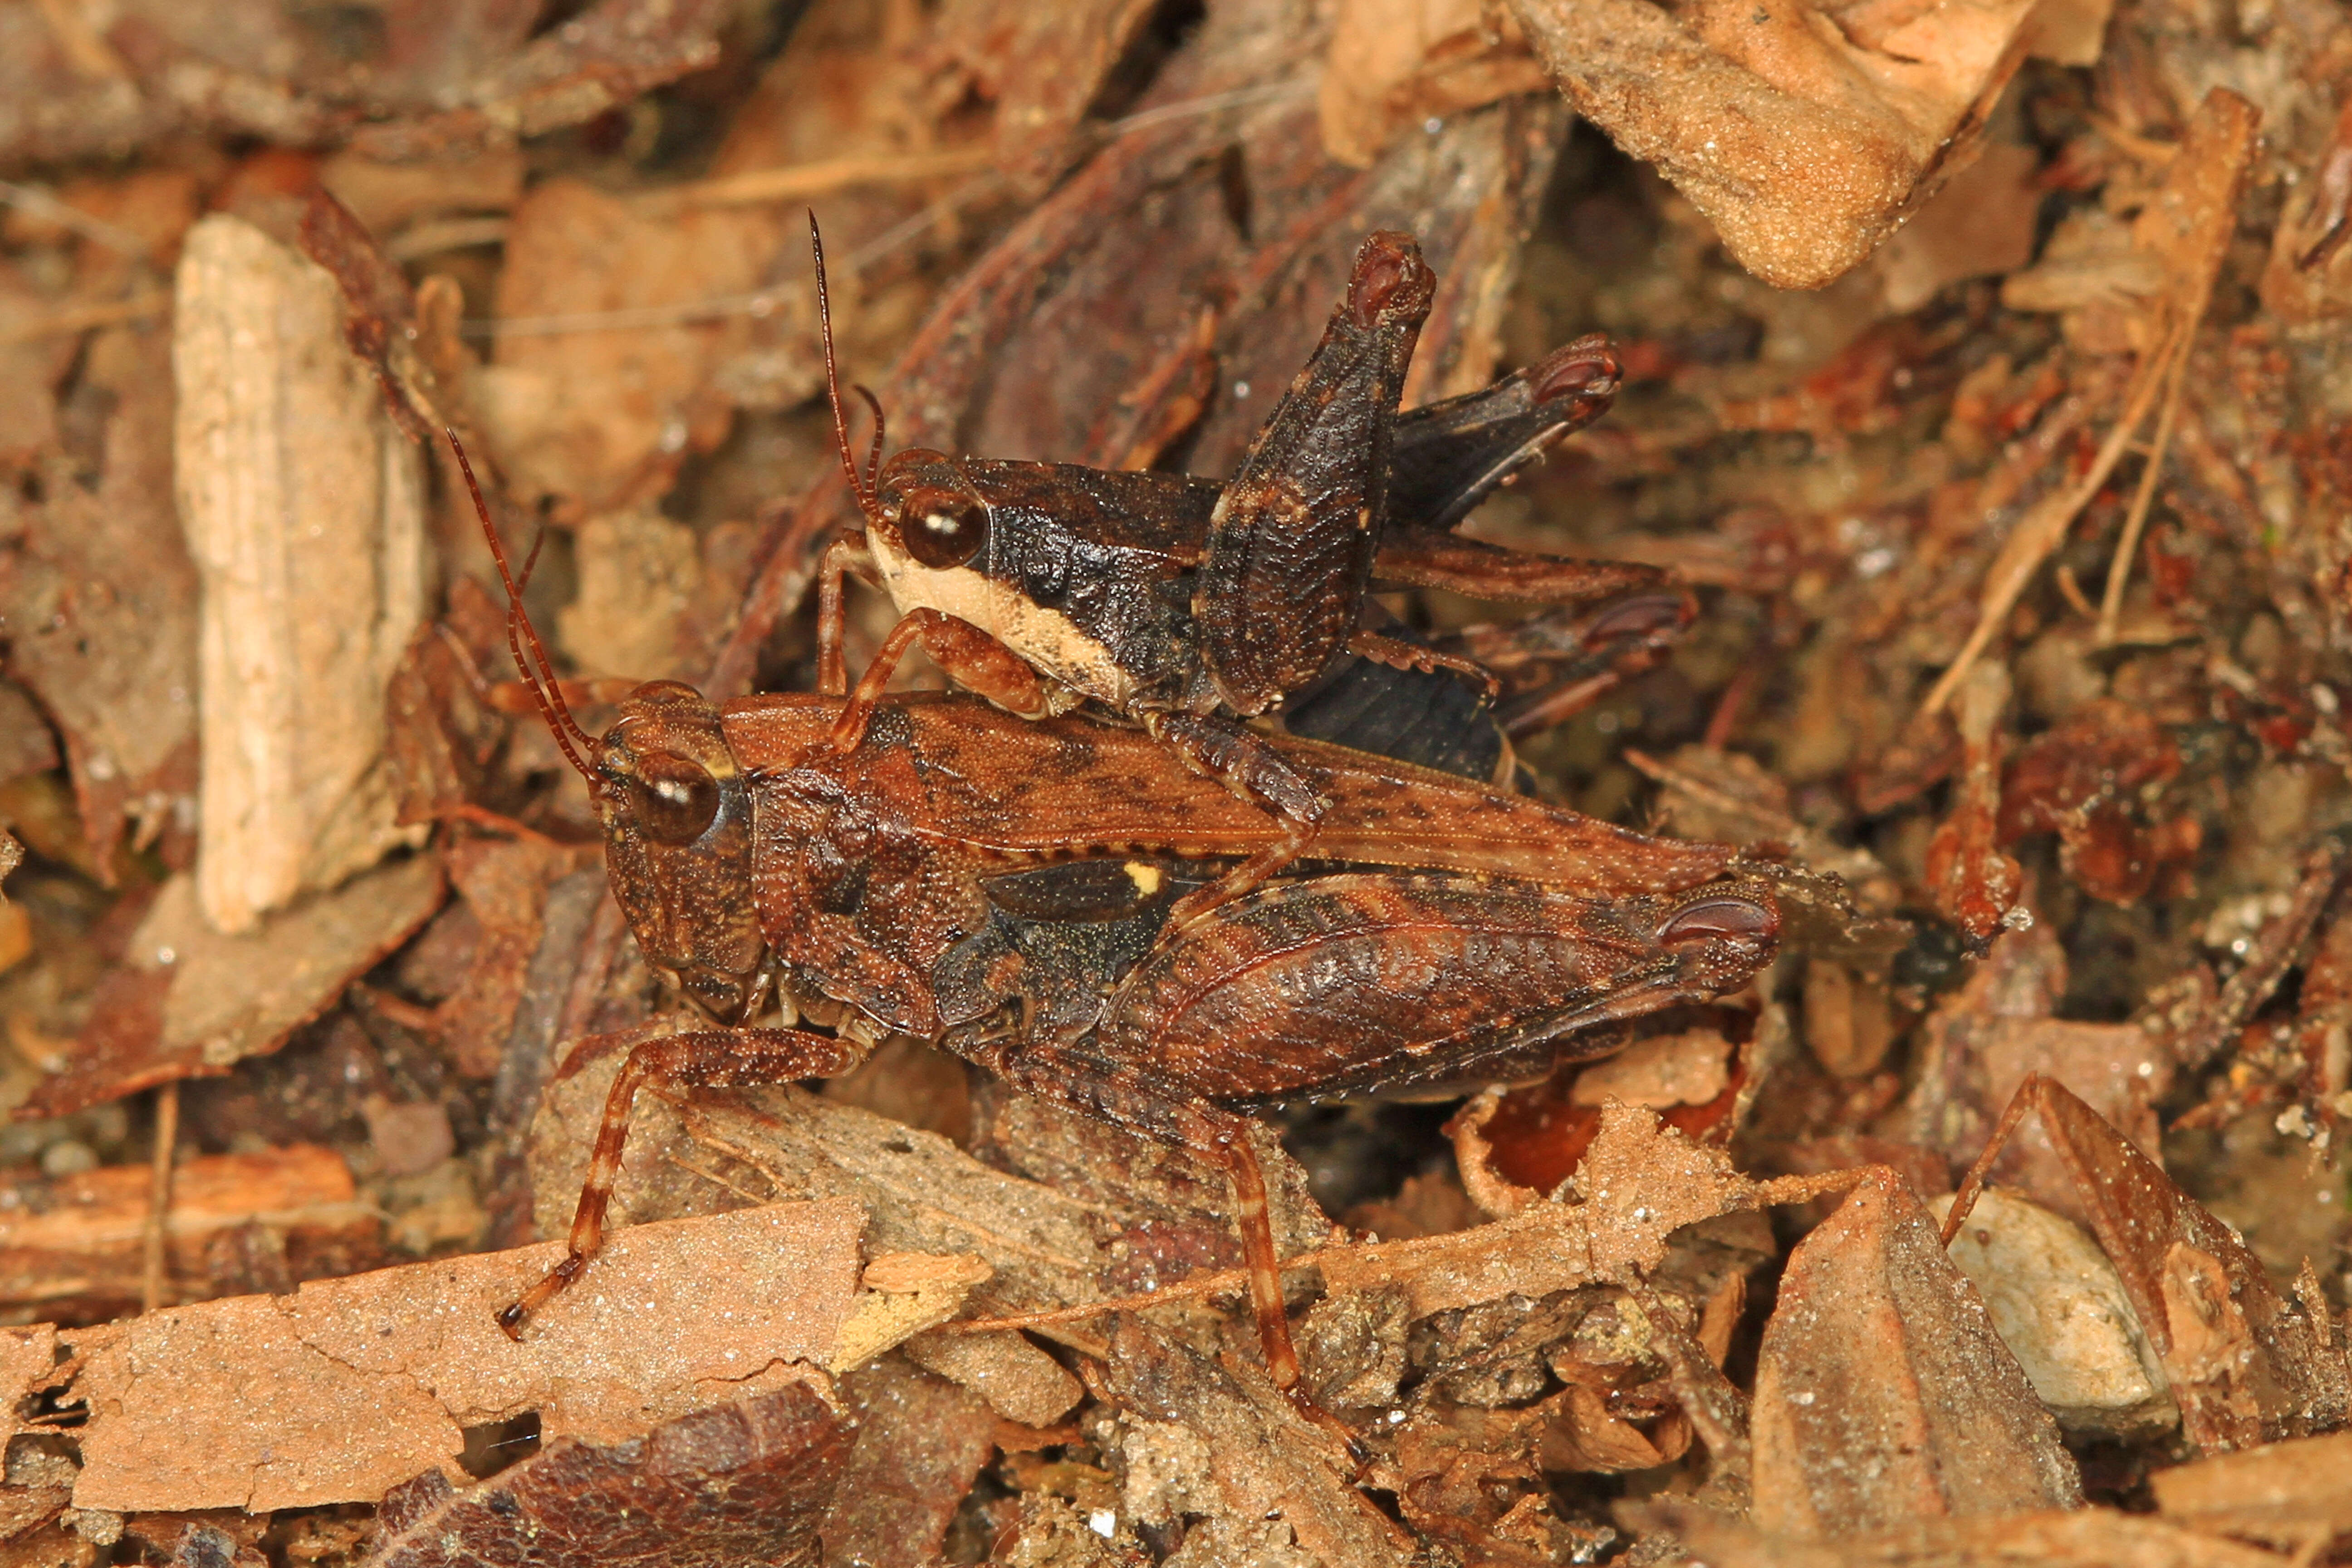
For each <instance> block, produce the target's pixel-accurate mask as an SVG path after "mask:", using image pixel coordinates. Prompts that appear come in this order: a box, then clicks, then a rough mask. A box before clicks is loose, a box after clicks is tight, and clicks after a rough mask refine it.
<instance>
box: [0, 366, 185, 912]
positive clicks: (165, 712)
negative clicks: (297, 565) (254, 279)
mask: <svg viewBox="0 0 2352 1568" xmlns="http://www.w3.org/2000/svg"><path fill="white" fill-rule="evenodd" d="M170 348H171V345H170V343H169V342H168V341H166V339H165V337H164V335H163V334H162V333H160V332H140V331H131V330H128V329H125V330H118V331H102V332H100V333H98V334H96V335H95V336H94V337H93V338H92V339H91V340H90V342H89V346H88V348H87V350H86V354H85V359H84V363H83V369H82V377H81V379H82V384H83V385H84V386H85V387H86V388H87V389H88V392H87V397H88V400H89V402H90V404H91V405H92V406H93V407H102V408H110V409H111V410H112V413H111V415H110V416H109V417H107V418H105V419H104V420H103V421H102V423H101V424H100V426H99V430H100V434H99V436H98V441H99V448H100V453H101V454H102V457H100V460H99V462H98V465H97V467H98V478H97V484H96V487H95V488H94V489H92V488H89V487H86V486H85V484H84V483H82V482H81V477H80V476H79V475H78V474H77V473H76V472H75V471H74V470H75V465H72V464H69V463H58V464H57V465H55V466H54V467H53V468H51V469H50V477H49V480H48V482H47V484H46V486H45V487H44V495H43V499H42V501H41V504H40V505H38V506H37V507H26V509H25V511H24V513H23V515H24V517H25V522H26V528H25V531H24V533H23V535H22V537H21V540H20V541H16V542H11V544H10V545H9V546H6V547H0V616H5V619H6V621H7V624H8V626H9V627H10V634H9V650H8V667H9V671H10V673H11V675H12V676H14V677H15V678H16V679H18V680H21V681H22V682H23V683H24V684H25V685H26V687H28V688H29V689H31V690H32V691H33V692H34V694H35V695H37V697H39V698H40V700H41V703H42V706H43V707H44V708H46V709H47V711H48V713H49V715H50V717H51V718H53V719H54V720H55V721H57V725H58V733H59V736H60V737H61V738H62V739H63V740H64V742H65V747H66V760H67V762H68V765H69V766H70V767H71V768H72V770H73V777H74V794H75V797H76V799H77V801H78V802H79V805H80V808H81V829H82V833H83V836H84V837H85V839H86V841H87V842H88V844H89V852H90V855H91V858H93V859H94V861H95V863H96V867H97V868H98V869H99V871H100V874H101V875H106V874H110V870H111V868H112V865H113V856H114V848H115V846H116V844H117V842H118V841H119V840H120V839H121V837H122V829H123V825H124V821H125V819H126V818H131V819H133V820H135V821H136V822H137V823H138V824H139V828H140V833H139V837H141V839H142V841H143V840H148V839H152V838H153V837H156V836H157V835H162V836H163V850H164V854H165V858H166V859H167V860H168V861H170V862H171V863H173V864H174V865H184V864H186V852H187V849H188V848H189V847H190V840H191V839H192V837H193V827H194V821H195V800H194V795H195V791H196V574H195V568H194V565H193V564H192V563H191V562H190V561H189V559H188V553H187V545H186V542H185V539H184V535H183V534H182V532H181V529H180V519H179V514H178V511H177V509H176V506H175V503H174V497H173V468H172V428H173V394H172V371H171V363H170Z"/></svg>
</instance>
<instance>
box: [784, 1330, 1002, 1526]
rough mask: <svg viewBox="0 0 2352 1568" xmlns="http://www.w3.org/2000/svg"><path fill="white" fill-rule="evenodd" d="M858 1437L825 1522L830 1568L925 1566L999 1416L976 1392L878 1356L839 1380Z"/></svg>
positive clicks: (985, 1452)
mask: <svg viewBox="0 0 2352 1568" xmlns="http://www.w3.org/2000/svg"><path fill="white" fill-rule="evenodd" d="M842 1395H843V1398H844V1400H845V1403H846V1404H847V1405H849V1406H850V1407H851V1409H852V1410H854V1411H855V1412H856V1419H857V1433H856V1440H855V1442H854V1443H853V1445H852V1446H851V1448H850V1451H849V1457H848V1460H847V1462H846V1463H845V1466H844V1467H843V1468H842V1472H841V1482H840V1485H839V1486H838V1487H837V1488H836V1489H835V1491H834V1495H833V1500H832V1501H831V1503H830V1504H829V1505H828V1507H827V1509H826V1512H825V1517H824V1545H825V1562H826V1563H827V1564H828V1565H831V1568H929V1565H930V1564H932V1563H937V1562H939V1561H940V1545H941V1543H942V1542H944V1541H945V1540H946V1538H947V1532H948V1527H949V1525H950V1522H952V1521H953V1520H954V1518H955V1513H956V1510H957V1508H958V1507H959V1506H961V1503H962V1502H963V1500H964V1496H965V1494H966V1493H968V1492H970V1491H971V1484H972V1482H973V1481H974V1480H975V1479H978V1477H979V1475H980V1471H981V1467H982V1466H983V1465H985V1464H987V1463H988V1458H989V1454H990V1451H991V1449H992V1447H993V1443H992V1439H993V1438H994V1436H995V1432H996V1425H997V1418H996V1416H995V1415H994V1414H993V1413H992V1411H991V1410H990V1409H989V1407H988V1405H986V1404H985V1403H984V1402H982V1400H981V1399H980V1398H979V1397H978V1396H977V1395H976V1394H972V1393H971V1392H970V1391H968V1390H966V1389H962V1388H959V1387H957V1386H956V1385H955V1384H952V1383H950V1382H948V1381H946V1380H945V1379H943V1378H939V1377H934V1376H932V1375H931V1374H930V1373H927V1372H924V1371H921V1370H920V1369H919V1368H917V1367H913V1366H909V1365H908V1364H907V1363H905V1362H903V1361H901V1360H899V1359H898V1357H896V1356H885V1357H883V1358H882V1359H881V1360H880V1361H877V1362H876V1363H873V1364H872V1365H870V1366H866V1367H862V1368H860V1369H859V1370H857V1371H856V1372H853V1373H849V1374H848V1375H847V1376H845V1377H844V1378H843V1379H842Z"/></svg>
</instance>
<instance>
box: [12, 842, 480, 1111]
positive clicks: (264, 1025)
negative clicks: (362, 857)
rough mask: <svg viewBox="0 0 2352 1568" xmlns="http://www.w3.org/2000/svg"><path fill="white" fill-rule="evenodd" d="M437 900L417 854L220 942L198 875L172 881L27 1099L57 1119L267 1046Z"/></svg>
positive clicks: (317, 1008) (436, 868)
mask: <svg viewBox="0 0 2352 1568" xmlns="http://www.w3.org/2000/svg"><path fill="white" fill-rule="evenodd" d="M441 891H442V885H441V861H440V858H439V857H438V856H436V855H429V854H428V855H416V856H412V857H410V858H407V859H404V860H397V861H394V862H393V863H392V864H391V865H389V866H383V867H379V868H376V869H375V870H373V871H371V872H369V873H367V874H366V875H365V876H362V877H360V878H357V879H354V880H352V881H350V882H346V883H344V884H343V885H342V886H341V887H340V888H337V889H334V890H333V891H332V892H328V893H314V894H312V895H310V897H309V898H306V899H303V900H300V901H299V902H297V903H295V904H294V905H292V906H291V907H289V908H288V909H284V910H278V912H277V913H275V914H273V915H272V916H270V917H269V919H268V921H265V922H264V923H263V924H262V926H261V928H260V929H259V930H258V931H251V932H248V933H247V934H246V935H243V936H223V935H221V934H220V933H219V932H218V931H215V930H214V929H213V928H212V926H211V925H210V924H209V923H208V922H207V921H205V918H204V916H203V915H202V914H201V913H199V912H198V910H197V908H196V889H195V883H194V879H193V878H190V877H185V876H182V877H175V878H173V879H172V880H171V881H169V882H167V883H165V884H164V886H163V891H162V892H161V893H160V894H158V895H157V897H156V899H155V901H154V904H153V906H152V908H150V909H149V910H148V911H147V917H146V919H145V920H143V921H141V922H140V926H139V929H138V931H137V932H136V933H134V934H133V935H132V937H131V946H130V951H129V952H128V953H127V954H126V955H125V957H124V961H123V963H121V964H120V965H118V966H117V967H116V968H114V969H112V970H110V971H109V972H108V973H107V975H106V977H105V978H104V979H103V980H102V981H100V984H99V989H98V996H97V1000H96V1004H95V1005H94V1007H93V1009H92V1011H91V1015H90V1019H89V1024H88V1025H87V1026H84V1027H83V1029H82V1032H81V1034H80V1036H79V1038H78V1039H77V1040H76V1042H75V1047H74V1051H73V1054H72V1055H71V1056H70V1057H69V1058H67V1060H66V1061H65V1063H64V1065H63V1066H62V1067H61V1068H59V1070H58V1072H56V1073H54V1074H53V1075H51V1076H50V1077H49V1078H48V1079H46V1080H44V1081H43V1082H42V1083H40V1084H39V1085H37V1087H36V1088H35V1089H34V1090H33V1093H32V1096H31V1098H30V1099H28V1100H26V1105H27V1106H28V1107H30V1108H31V1110H32V1113H33V1114H37V1115H42V1116H62V1115H64V1114H65V1113H66V1112H68V1111H69V1110H79V1109H80V1108H81V1107H83V1106H86V1105H96V1104H99V1103H100V1102H101V1101H104V1100H116V1099H120V1098H121V1096H123V1095H126V1094H130V1093H132V1092H134V1091H136V1090H138V1089H150V1088H152V1087H153V1086H155V1085H156V1084H159V1083H168V1082H170V1081H171V1080H173V1079H182V1078H188V1077H191V1076H194V1075H195V1074H199V1073H217V1072H221V1071H223V1070H225V1069H226V1068H228V1067H229V1066H230V1065H231V1064H233V1063H235V1062H238V1061H242V1060H243V1059H245V1058H247V1057H252V1056H260V1055H263V1054H265V1053H267V1052H269V1051H274V1050H276V1049H277V1048H278V1047H279V1046H281V1045H284V1044H285V1043H286V1037H288V1036H289V1035H290V1034H292V1033H293V1032H294V1030H295V1029H297V1028H299V1026H302V1025H304V1024H306V1023H308V1022H310V1020H311V1019H313V1018H315V1017H317V1016H319V1015H320V1014H321V1013H323V1012H325V1011H326V1010H327V1008H328V1007H330V1006H331V1005H333V1004H334V1001H335V999H336V998H337V997H338V996H340V995H341V994H342V992H343V988H344V987H345V986H346V985H349V984H351V983H352V981H353V980H356V979H358V978H359V977H360V976H361V975H362V974H364V973H367V971H368V970H370V969H372V968H373V967H374V966H375V964H376V963H378V962H379V961H380V960H382V959H383V957H384V955H386V954H387V953H389V952H392V951H393V950H394V948H396V947H398V946H399V945H400V944H401V943H402V942H406V941H407V940H408V938H409V936H410V935H411V934H412V933H414V932H415V930H416V928H417V927H419V926H421V925H423V924H424V923H425V921H426V920H427V919H429V918H430V917H431V915H432V913H433V911H434V910H436V909H438V908H440V906H441Z"/></svg>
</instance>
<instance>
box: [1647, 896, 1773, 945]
mask: <svg viewBox="0 0 2352 1568" xmlns="http://www.w3.org/2000/svg"><path fill="white" fill-rule="evenodd" d="M1779 934H1780V914H1779V912H1778V911H1777V910H1772V909H1770V908H1769V907H1768V906H1766V905H1763V904H1759V903H1758V902H1757V901H1756V900H1753V899H1741V898H1733V897H1729V896H1724V897H1720V898H1713V899H1702V900H1699V901H1698V902H1697V903H1695V904H1691V905H1688V906H1686V907H1685V908H1683V909H1679V910H1675V912H1674V915H1673V916H1672V918H1670V919H1669V920H1668V921H1666V923H1665V924H1664V925H1662V926H1660V927H1659V928H1658V945H1659V946H1660V947H1680V946H1682V945H1683V944H1684V943H1685V942H1717V941H1730V942H1757V941H1769V940H1770V939H1771V938H1773V937H1775V936H1778V935H1779Z"/></svg>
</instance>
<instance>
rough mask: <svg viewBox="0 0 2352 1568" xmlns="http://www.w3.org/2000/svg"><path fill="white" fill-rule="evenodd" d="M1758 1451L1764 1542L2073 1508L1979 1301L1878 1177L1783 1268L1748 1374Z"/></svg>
mask: <svg viewBox="0 0 2352 1568" xmlns="http://www.w3.org/2000/svg"><path fill="white" fill-rule="evenodd" d="M1753 1437H1754V1442H1755V1451H1756V1458H1755V1467H1756V1468H1755V1488H1756V1504H1755V1511H1754V1515H1753V1517H1754V1519H1755V1521H1756V1524H1757V1526H1758V1528H1759V1529H1761V1530H1763V1531H1768V1532H1770V1533H1773V1534H1780V1535H1788V1536H1793V1537H1797V1538H1800V1539H1806V1540H1832V1539H1836V1538H1839V1537H1843V1536H1847V1535H1851V1534H1855V1533H1860V1532H1863V1531H1870V1530H1874V1529H1880V1530H1883V1529H1886V1528H1888V1527H1891V1526H1894V1525H1898V1524H1902V1523H1905V1522H1906V1521H1911V1520H1915V1519H1922V1518H1928V1517H1933V1516H1935V1515H1937V1514H1955V1515H1969V1514H2000V1513H2011V1512H2018V1511H2022V1510H2032V1509H2047V1508H2073V1507H2075V1506H2077V1505H2079V1504H2080V1503H2081V1501H2082V1500H2083V1484H2082V1480H2081V1478H2080V1477H2079V1476H2078V1475H2077V1473H2076V1471H2075V1468H2074V1459H2073V1458H2072V1457H2071V1456H2070V1455H2069V1454H2068V1453H2067V1452H2066V1450H2065V1448H2064V1447H2063V1445H2062V1444H2061V1443H2060V1442H2059V1440H2058V1428H2057V1426H2056V1424H2055V1423H2053V1421H2052V1420H2051V1418H2050V1415H2049V1413H2048V1412H2047V1411H2046V1410H2044V1409H2043V1408H2042V1402H2041V1401H2040V1400H2039V1399H2037V1398H2035V1397H2034V1393H2033V1388H2032V1384H2029V1383H2028V1382H2027V1381H2026V1378H2025V1373H2023V1372H2022V1371H2021V1370H2020V1369H2019V1367H2018V1364H2017V1359H2016V1357H2015V1356H2013V1355H2011V1353H2010V1352H2009V1350H2008V1348H2007V1347H2006V1346H2005V1345H2003V1344H2002V1343H2001V1341H2000V1335H1999V1334H1997V1333H1996V1332H1995V1331H1994V1329H1993V1323H1992V1320H1991V1318H1990V1316H1989V1315H1988V1314H1987V1312H1986V1310H1985V1307H1984V1302H1983V1301H1982V1300H1980V1299H1979V1297H1978V1295H1977V1293H1976V1289H1975V1288H1974V1287H1973V1286H1971V1285H1969V1283H1968V1281H1967V1279H1965V1278H1963V1277H1962V1275H1961V1274H1960V1272H1959V1270H1958V1269H1957V1268H1953V1267H1952V1262H1951V1259H1950V1258H1948V1257H1946V1256H1945V1253H1944V1249H1943V1247H1942V1246H1941V1245H1940V1244H1939V1243H1938V1242H1937V1238H1936V1229H1935V1226H1934V1223H1933V1222H1932V1221H1930V1220H1929V1219H1928V1218H1927V1213H1926V1211H1925V1210H1924V1209H1922V1208H1921V1207H1920V1205H1919V1202H1918V1200H1917V1198H1916V1197H1915V1196H1913V1195H1912V1194H1911V1192H1910V1189H1909V1188H1908V1187H1906V1186H1905V1185H1904V1184H1902V1183H1901V1181H1900V1180H1899V1179H1898V1178H1896V1177H1895V1176H1894V1175H1893V1174H1892V1173H1886V1172H1876V1173H1871V1174H1868V1175H1865V1176H1864V1179H1863V1181H1862V1182H1861V1184H1859V1185H1857V1186H1856V1187H1855V1188H1854V1189H1853V1193H1852V1194H1849V1195H1848V1196H1847V1198H1846V1200H1845V1202H1844V1203H1843V1205H1841V1206H1840V1207H1839V1209H1838V1211H1837V1213H1836V1214H1834V1215H1832V1216H1831V1217H1830V1218H1829V1219H1828V1220H1827V1221H1825V1222H1824V1223H1823V1224H1822V1225H1821V1226H1818V1227H1817V1228H1815V1229H1814V1230H1813V1232H1812V1233H1811V1235H1809V1236H1808V1237H1806V1238H1805V1239H1804V1240H1803V1241H1802V1242H1801V1243H1800V1244H1798V1247H1797V1248H1796V1250H1795V1251H1794V1252H1792V1253H1790V1256H1789V1264H1788V1268H1787V1271H1786V1272H1785V1273H1784V1274H1783V1275H1782V1276H1781V1279H1780V1303H1779V1305H1778V1306H1777V1307H1776V1308H1775V1309H1774V1310H1773V1313H1772V1319H1771V1321H1770V1322H1769V1323H1767V1324H1766V1325H1765V1329H1764V1344H1763V1349H1762V1350H1761V1352H1759V1360H1758V1363H1757V1370H1756V1400H1755V1415H1754V1425H1753Z"/></svg>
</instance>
